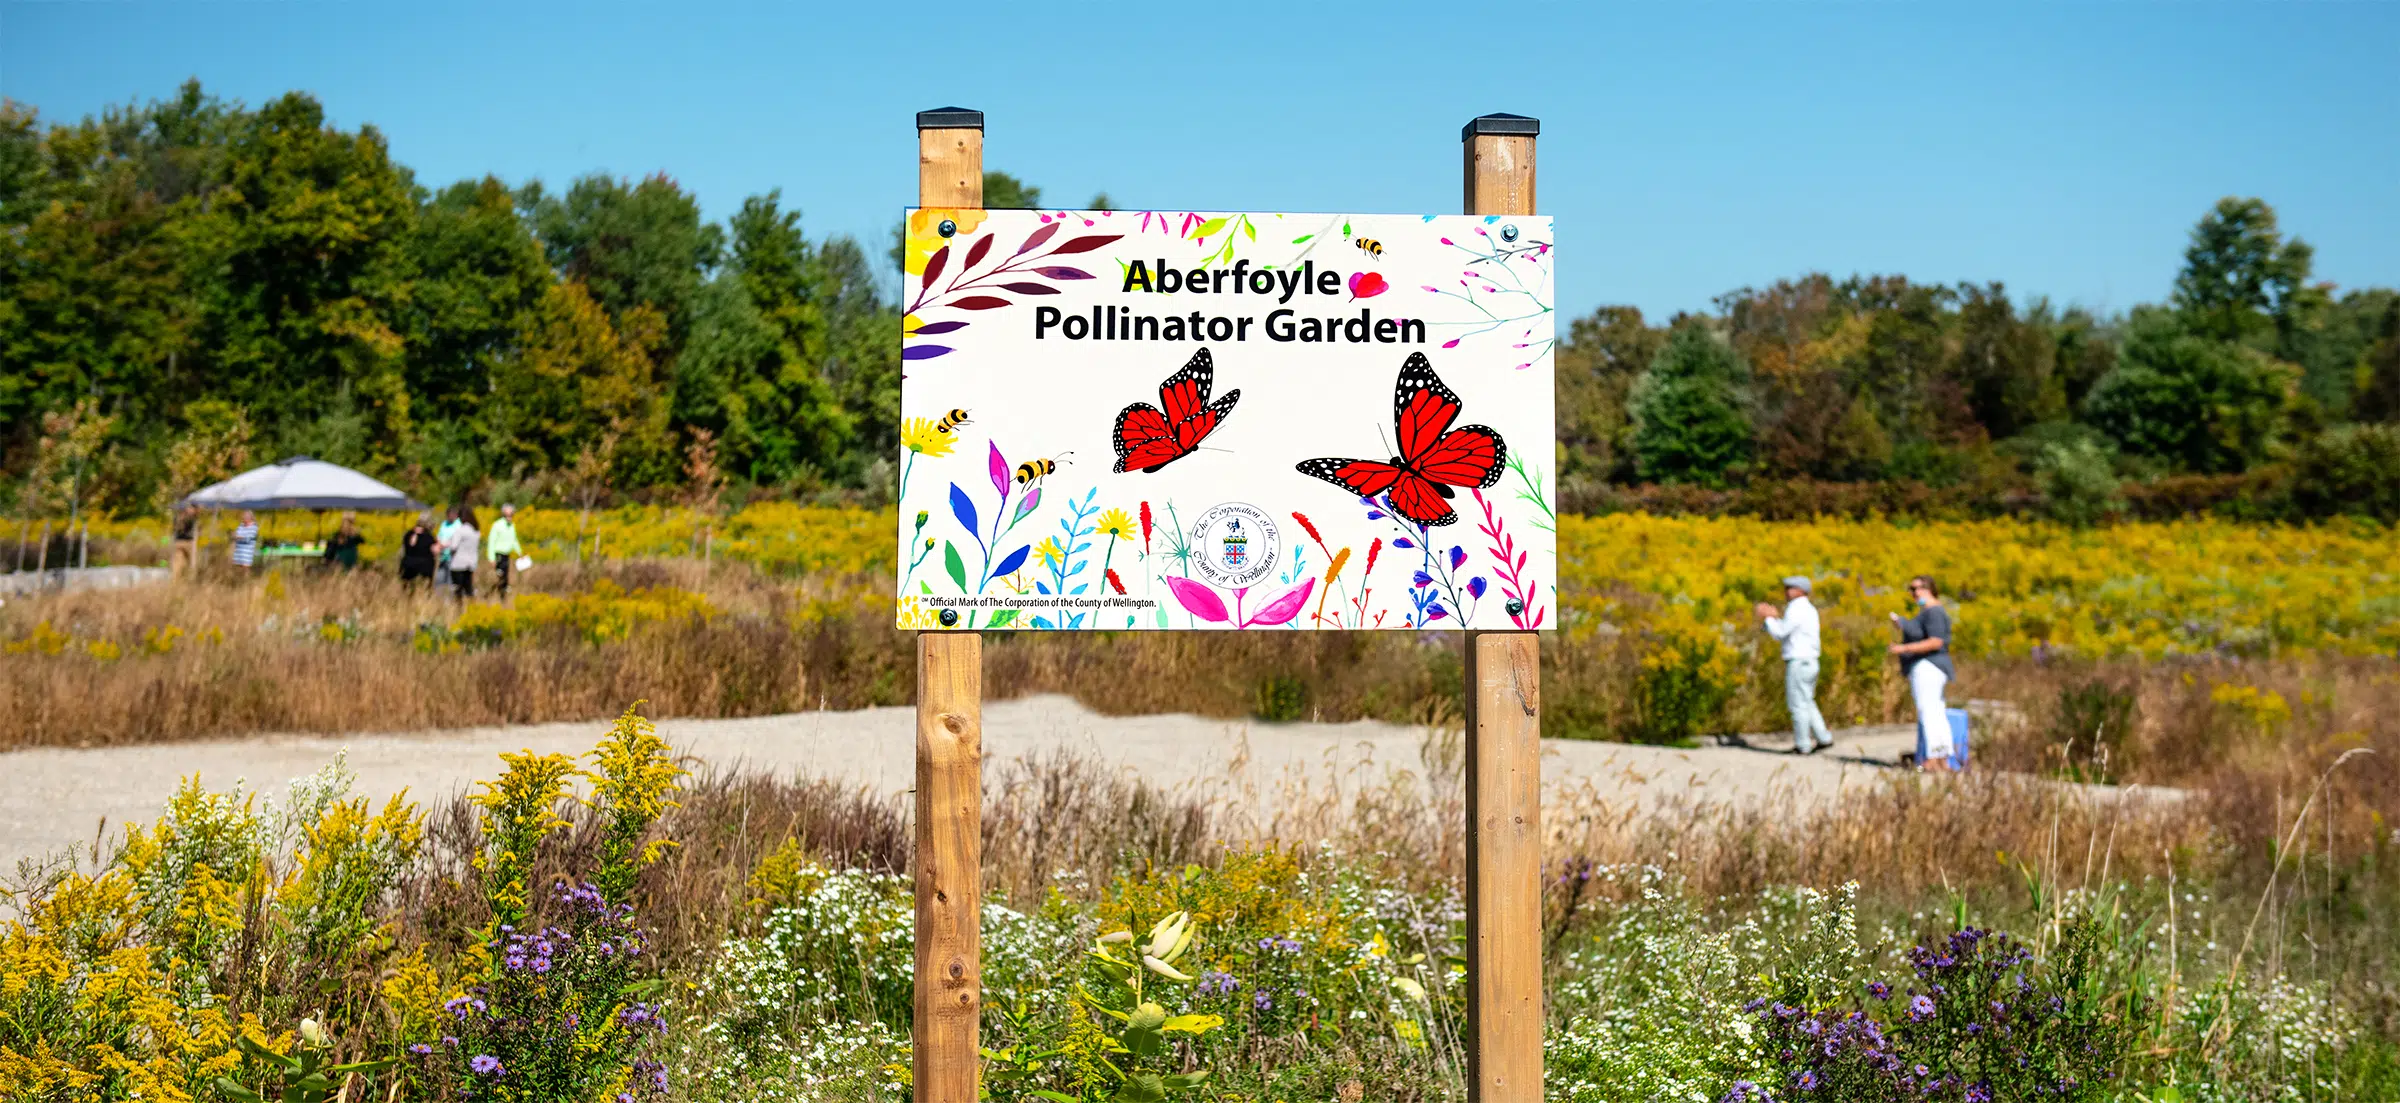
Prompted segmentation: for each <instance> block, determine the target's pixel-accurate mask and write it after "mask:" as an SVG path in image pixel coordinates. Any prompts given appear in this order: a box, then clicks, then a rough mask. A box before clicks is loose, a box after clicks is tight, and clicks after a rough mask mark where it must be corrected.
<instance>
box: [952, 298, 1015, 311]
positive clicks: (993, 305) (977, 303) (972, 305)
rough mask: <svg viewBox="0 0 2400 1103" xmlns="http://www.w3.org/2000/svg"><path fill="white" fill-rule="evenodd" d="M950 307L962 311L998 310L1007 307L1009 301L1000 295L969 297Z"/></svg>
mask: <svg viewBox="0 0 2400 1103" xmlns="http://www.w3.org/2000/svg"><path fill="white" fill-rule="evenodd" d="M950 305H951V306H954V307H957V308H958V309H960V310H997V309H999V308H1001V307H1004V306H1007V305H1008V300H1007V299H1003V298H1001V297H1000V296H998V295H969V296H967V297H966V298H963V299H960V300H958V301H957V302H954V303H951V304H950Z"/></svg>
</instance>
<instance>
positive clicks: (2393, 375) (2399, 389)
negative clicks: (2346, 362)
mask: <svg viewBox="0 0 2400 1103" xmlns="http://www.w3.org/2000/svg"><path fill="white" fill-rule="evenodd" d="M2354 385H2355V386H2356V388H2357V391H2358V397H2357V399H2356V400H2355V401H2354V402H2353V403H2352V406H2351V409H2352V410H2353V411H2354V412H2355V413H2356V414H2357V415H2358V418H2359V420H2361V421H2400V297H2395V298H2394V300H2393V301H2392V303H2391V305H2389V306H2387V307H2385V308H2384V311H2383V321H2382V325H2381V326H2380V327H2379V331H2378V334H2377V337H2376V340H2375V343H2374V344H2373V345H2371V346H2369V347H2368V349H2367V351H2366V353H2365V354H2364V355H2362V356H2360V357H2359V364H2358V372H2357V382H2356V383H2355V384H2354Z"/></svg>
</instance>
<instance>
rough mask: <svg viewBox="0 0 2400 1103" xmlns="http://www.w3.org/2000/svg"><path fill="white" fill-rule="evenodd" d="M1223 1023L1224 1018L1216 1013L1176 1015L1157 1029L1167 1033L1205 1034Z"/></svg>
mask: <svg viewBox="0 0 2400 1103" xmlns="http://www.w3.org/2000/svg"><path fill="white" fill-rule="evenodd" d="M1224 1025H1225V1020H1224V1018H1223V1017H1221V1016H1217V1015H1177V1016H1175V1017H1174V1018H1172V1019H1168V1020H1167V1021H1166V1023H1165V1024H1164V1025H1162V1026H1160V1027H1159V1029H1160V1030H1162V1031H1165V1032H1167V1033H1169V1034H1177V1033H1181V1034H1206V1033H1208V1032H1209V1031H1211V1030H1215V1029H1216V1028H1218V1027H1220V1026H1224Z"/></svg>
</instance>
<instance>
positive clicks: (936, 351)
mask: <svg viewBox="0 0 2400 1103" xmlns="http://www.w3.org/2000/svg"><path fill="white" fill-rule="evenodd" d="M953 351H955V350H954V349H952V348H951V347H950V346H948V345H910V346H908V347H907V348H904V349H901V350H900V359H902V360H931V359H933V358H934V357H936V356H948V355H950V354H951V353H952V352H953Z"/></svg>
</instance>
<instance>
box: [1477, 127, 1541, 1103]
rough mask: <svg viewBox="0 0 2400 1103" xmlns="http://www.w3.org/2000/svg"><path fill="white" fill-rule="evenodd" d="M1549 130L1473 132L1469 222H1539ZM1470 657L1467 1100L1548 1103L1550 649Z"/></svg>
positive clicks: (1490, 640)
mask: <svg viewBox="0 0 2400 1103" xmlns="http://www.w3.org/2000/svg"><path fill="white" fill-rule="evenodd" d="M1541 131H1542V124H1541V123H1540V122H1539V121H1537V120H1534V119H1528V118H1525V117H1523V116H1521V115H1485V116H1483V117H1482V118H1479V119H1476V120H1474V121H1473V122H1470V123H1468V124H1467V125H1466V128H1465V131H1464V132H1463V133H1462V134H1461V135H1460V138H1461V140H1462V141H1463V142H1464V143H1465V145H1466V205H1467V213H1468V214H1496V215H1530V214H1532V213H1534V208H1533V140H1534V137H1535V136H1536V135H1538V134H1540V133H1541ZM1466 647H1467V655H1466V660H1467V662H1466V666H1467V836H1468V838H1467V983H1468V985H1469V986H1470V987H1469V989H1468V992H1467V1098H1468V1099H1470V1100H1473V1101H1475V1103H1539V1101H1540V1100H1541V1098H1542V1027H1543V1008H1542V719H1541V686H1542V678H1541V670H1542V665H1541V644H1540V637H1539V636H1537V635H1536V634H1535V633H1532V632H1470V633H1468V634H1467V640H1466Z"/></svg>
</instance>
